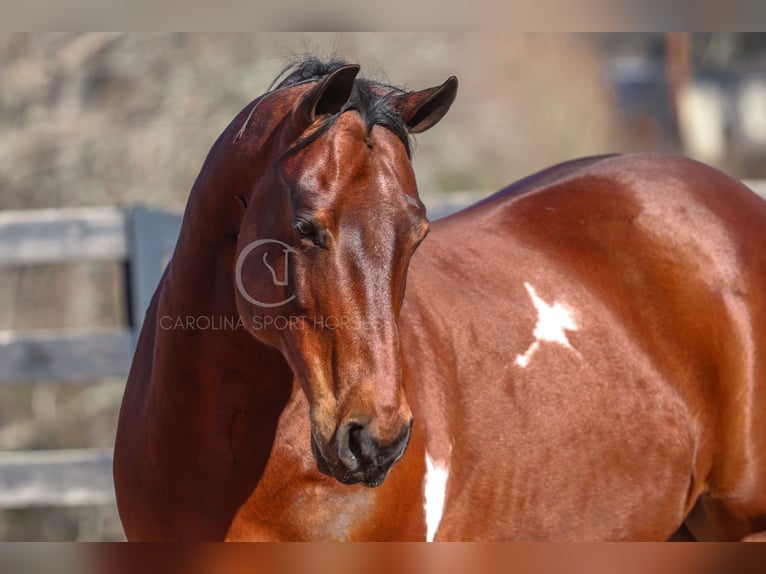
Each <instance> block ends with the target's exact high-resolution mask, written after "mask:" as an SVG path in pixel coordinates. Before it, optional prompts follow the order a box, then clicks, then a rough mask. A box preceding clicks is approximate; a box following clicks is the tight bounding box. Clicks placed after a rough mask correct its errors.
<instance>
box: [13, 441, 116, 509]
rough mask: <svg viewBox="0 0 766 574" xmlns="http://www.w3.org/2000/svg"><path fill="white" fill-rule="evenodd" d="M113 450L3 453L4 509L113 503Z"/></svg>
mask: <svg viewBox="0 0 766 574" xmlns="http://www.w3.org/2000/svg"><path fill="white" fill-rule="evenodd" d="M114 500H115V497H114V484H113V479H112V450H111V449H82V450H50V451H22V452H0V507H2V508H24V507H30V506H80V505H91V504H92V505H100V504H113V503H114Z"/></svg>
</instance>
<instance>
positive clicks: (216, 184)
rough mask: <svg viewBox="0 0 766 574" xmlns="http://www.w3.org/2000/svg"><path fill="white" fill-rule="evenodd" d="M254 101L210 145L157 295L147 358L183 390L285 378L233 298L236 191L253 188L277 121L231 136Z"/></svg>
mask: <svg viewBox="0 0 766 574" xmlns="http://www.w3.org/2000/svg"><path fill="white" fill-rule="evenodd" d="M257 103H258V101H256V102H254V103H253V104H251V106H248V107H246V108H245V109H244V110H243V111H242V112H241V113H240V114H239V116H237V118H235V120H234V121H232V122H231V124H230V125H229V127H228V128H227V129H226V130H225V131H224V132H223V133H222V134H221V136H220V137H219V138H218V140H217V141H216V143H215V144H214V146H213V148H212V149H211V150H210V153H209V154H208V157H207V159H206V160H205V163H204V165H203V167H202V170H201V171H200V175H199V176H198V177H197V180H196V181H195V183H194V187H193V188H192V191H191V194H190V198H189V202H188V204H187V208H186V212H185V214H184V221H183V225H182V228H181V233H180V235H179V239H178V242H177V244H176V249H175V251H174V254H173V258H172V259H171V261H170V263H169V267H168V270H167V273H166V276H165V278H164V282H163V284H162V285H161V287H160V292H159V294H158V295H159V296H158V298H157V319H156V321H157V322H158V324H156V325H154V328H155V329H156V338H157V339H156V343H155V345H154V354H155V361H154V362H155V364H156V365H158V366H159V367H160V368H163V367H165V368H167V369H168V372H166V373H163V374H162V375H160V377H158V378H160V379H168V380H169V379H178V378H179V376H183V377H184V378H185V379H186V383H185V385H186V386H187V388H192V385H193V384H197V385H198V386H202V387H205V388H207V389H208V390H210V392H212V390H213V389H219V387H220V385H219V383H221V384H224V388H225V383H226V381H225V380H223V379H225V378H227V377H228V378H230V379H237V380H246V381H248V383H249V385H250V386H249V387H248V388H255V387H257V384H256V383H257V382H258V381H262V382H263V384H264V385H267V384H269V383H270V382H271V381H270V380H267V379H279V380H280V381H284V380H285V379H291V378H292V374H291V372H290V370H289V367H287V365H286V363H285V362H284V359H283V358H282V357H281V355H280V354H279V353H278V352H277V351H275V350H274V349H272V348H270V347H268V346H266V345H264V344H263V343H261V342H259V341H257V340H256V339H255V338H254V337H253V336H252V335H251V334H250V333H249V332H248V331H246V330H245V328H244V326H243V325H242V323H241V322H240V321H239V314H238V311H237V307H236V303H235V298H234V289H235V286H234V276H233V269H234V260H235V253H236V246H237V233H238V231H239V227H240V224H241V221H242V216H243V215H244V207H243V205H242V203H241V200H240V199H238V197H237V196H240V195H241V196H242V199H246V198H247V197H248V196H249V194H250V192H251V190H252V189H253V187H254V186H255V184H256V181H257V178H258V177H259V175H260V173H262V170H263V164H264V162H263V160H262V159H261V160H260V161H259V159H258V158H260V157H262V156H263V155H264V154H263V153H262V150H263V148H264V147H267V146H268V144H269V143H270V139H271V135H272V134H273V132H274V128H275V126H276V125H277V124H278V123H279V121H280V120H279V118H274V119H272V120H271V121H270V122H267V123H266V124H264V123H261V124H260V127H261V129H262V131H260V132H257V133H253V134H250V136H249V137H247V138H242V139H241V140H239V141H235V138H236V136H237V132H238V130H240V128H241V126H242V125H243V122H244V121H245V120H246V118H247V117H248V115H249V114H250V112H251V111H252V107H253V106H255V105H257ZM163 317H170V319H163ZM160 321H163V322H164V325H161V324H159V322H160ZM170 325H172V326H173V328H172V329H164V328H163V327H164V326H170ZM190 326H191V328H189V327H190ZM180 357H182V359H181V358H180ZM181 373H183V375H181ZM219 379H221V380H219ZM229 391H233V389H232V388H231V385H230V386H229ZM216 392H220V391H216Z"/></svg>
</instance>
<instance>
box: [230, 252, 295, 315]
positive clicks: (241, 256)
mask: <svg viewBox="0 0 766 574" xmlns="http://www.w3.org/2000/svg"><path fill="white" fill-rule="evenodd" d="M270 243H276V244H278V245H281V246H282V247H283V248H284V249H282V252H283V253H284V254H285V265H284V269H283V272H282V277H283V279H279V278H278V274H277V272H276V271H275V269H274V267H272V265H271V264H270V263H269V262H268V255H269V254H268V252H264V253H263V257H261V261H262V262H263V265H264V267H265V269H266V270H268V272H269V276H270V278H271V281H272V284H273V285H276V286H278V287H285V286H287V283H288V271H289V261H290V253H295V249H293V248H292V247H290V246H289V245H288V244H287V243H285V242H283V241H279V240H278V239H258V240H257V241H253V242H251V243H248V244H247V245H246V246H245V248H244V249H243V250H242V252H241V253H240V254H239V257H237V266H236V268H235V273H236V280H237V289H238V290H239V293H240V295H242V297H244V298H245V300H246V301H248V302H250V303H252V304H253V305H257V306H258V307H279V306H280V305H284V304H285V303H289V302H290V301H292V300H293V299H295V295H294V294H293V295H290V296H289V297H288V298H287V299H283V300H282V301H278V302H276V303H266V302H264V301H259V300H258V299H256V298H255V297H253V296H252V295H250V293H248V292H247V289H245V284H244V283H243V281H242V266H243V265H244V264H245V259H247V257H248V256H249V255H250V254H251V253H252V252H253V250H255V249H257V248H258V247H261V246H262V245H268V244H270Z"/></svg>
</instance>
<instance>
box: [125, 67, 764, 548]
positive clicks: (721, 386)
mask: <svg viewBox="0 0 766 574" xmlns="http://www.w3.org/2000/svg"><path fill="white" fill-rule="evenodd" d="M358 71H359V67H358V66H353V65H348V64H346V63H344V62H341V61H331V62H321V61H319V60H316V59H313V58H306V59H303V60H300V61H299V62H297V63H296V64H295V65H294V66H293V67H292V68H289V69H287V70H286V71H285V72H284V74H283V76H281V77H282V78H283V79H282V80H281V82H280V83H278V84H277V85H276V86H275V87H274V88H273V89H270V90H269V91H267V92H266V93H265V94H264V95H263V96H261V97H260V98H258V99H256V100H255V101H254V102H252V103H251V104H249V105H248V106H247V107H245V109H244V110H242V112H241V113H240V114H239V115H238V116H237V117H236V118H235V119H234V120H233V121H232V123H231V124H230V125H229V126H228V127H227V128H226V130H225V131H224V132H223V134H222V135H221V136H220V137H219V139H218V140H217V142H216V143H215V145H214V146H213V148H212V149H211V151H210V153H209V155H208V157H207V159H206V161H205V163H204V165H203V167H202V170H201V172H200V174H199V176H198V178H197V180H196V182H195V184H194V187H193V189H192V192H191V196H190V199H189V202H188V205H187V208H186V212H185V215H184V221H183V226H182V230H181V233H180V236H179V239H178V243H177V246H176V249H175V252H174V254H173V257H172V259H171V261H170V262H169V264H168V266H167V268H166V270H165V273H164V275H163V277H162V279H161V281H160V284H159V286H158V288H157V291H156V293H155V296H154V298H153V300H152V303H151V306H150V307H149V310H148V312H147V315H146V320H145V322H144V325H143V329H142V331H141V334H140V338H139V341H138V346H137V350H136V354H135V358H134V361H133V366H132V369H131V372H130V375H129V379H128V385H127V388H126V392H125V397H124V400H123V405H122V409H121V413H120V419H119V425H118V433H117V440H116V445H115V462H114V478H115V487H116V493H117V500H118V505H119V511H120V515H121V519H122V522H123V525H124V528H125V532H126V535H127V537H128V539H129V540H192V541H201V540H317V539H332V540H665V539H668V538H670V537H671V536H673V535H674V533H677V532H679V531H680V530H681V529H683V532H684V533H686V534H687V535H690V536H692V537H694V538H697V539H705V540H707V539H722V540H735V539H741V538H744V537H751V538H758V537H759V536H762V534H759V533H760V532H761V531H763V530H766V380H765V379H766V365H765V364H764V362H765V361H766V289H764V287H766V250H764V246H766V203H765V202H764V201H763V200H762V199H760V198H759V197H758V196H756V195H755V194H754V193H752V192H751V191H750V190H749V189H748V188H746V187H745V186H744V185H742V184H741V183H739V182H737V181H736V180H734V179H731V178H730V177H728V176H726V175H724V174H723V173H721V172H719V171H717V170H715V169H713V168H711V167H708V166H706V165H703V164H700V163H697V162H695V161H692V160H690V159H685V158H682V157H675V156H669V155H659V154H627V155H609V156H599V157H591V158H585V159H578V160H574V161H570V162H567V163H564V164H561V165H557V166H554V167H551V168H549V169H546V170H544V171H542V172H540V173H537V174H535V175H532V176H530V177H527V178H526V179H524V180H522V181H520V182H517V183H515V184H513V185H511V186H510V187H508V188H506V189H504V190H502V191H500V192H499V193H497V194H496V195H494V196H492V197H490V198H488V199H487V200H484V201H482V202H480V203H478V204H476V205H474V206H472V207H470V208H468V209H466V210H464V211H462V212H460V213H458V214H455V215H453V216H450V217H448V218H445V219H442V220H439V221H436V222H433V223H432V224H431V225H430V226H429V223H428V221H427V218H426V213H425V209H424V207H423V204H422V203H421V201H420V200H419V198H418V195H417V188H416V183H415V178H414V175H413V171H412V167H411V163H410V154H411V148H410V134H415V133H420V132H422V131H424V130H426V129H428V128H430V127H431V126H433V125H434V124H435V123H436V122H438V121H439V120H440V119H441V118H442V117H443V116H444V114H445V113H446V112H447V110H448V108H449V107H450V105H451V103H452V101H453V100H454V98H455V95H456V91H457V81H456V79H455V78H449V79H448V80H447V81H446V82H445V83H444V84H442V85H440V86H437V87H433V88H428V89H425V90H419V91H403V90H400V89H397V88H394V87H392V86H387V85H384V84H382V83H377V82H373V81H370V80H364V79H360V78H357V73H358ZM429 227H430V235H429V237H428V239H427V240H426V241H423V239H424V238H425V236H426V234H427V232H428V231H429ZM421 242H422V243H421ZM416 248H417V251H415V250H416ZM405 286H406V289H405Z"/></svg>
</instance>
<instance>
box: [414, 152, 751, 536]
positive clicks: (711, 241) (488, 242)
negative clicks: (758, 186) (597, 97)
mask: <svg viewBox="0 0 766 574" xmlns="http://www.w3.org/2000/svg"><path fill="white" fill-rule="evenodd" d="M765 241H766V206H765V205H764V202H763V201H762V200H761V199H760V198H758V197H757V196H755V195H754V194H753V193H752V192H750V191H749V190H747V188H745V187H744V186H742V185H741V184H740V183H738V182H736V181H734V180H732V179H730V178H728V177H727V176H725V175H724V174H721V173H720V172H718V171H716V170H714V169H712V168H709V167H707V166H704V165H702V164H699V163H696V162H693V161H690V160H686V159H683V158H677V157H672V156H661V155H652V154H645V155H644V154H642V155H627V156H611V157H601V158H592V159H585V160H579V161H576V162H569V163H568V164H563V165H562V166H556V167H554V168H551V169H549V170H546V172H542V173H541V174H538V175H537V176H532V177H530V178H527V179H526V180H524V181H522V182H521V183H520V184H516V185H514V186H511V187H510V188H509V189H508V190H506V191H505V192H501V193H500V194H498V195H497V196H496V197H494V198H491V199H490V200H488V201H486V202H483V203H482V204H480V205H478V206H477V207H475V208H473V209H469V210H468V211H466V212H464V213H462V214H458V215H457V216H453V217H452V218H448V219H447V220H444V221H443V222H436V223H435V225H434V233H433V237H432V238H431V240H430V244H429V242H426V244H425V245H424V246H423V253H419V254H418V255H416V258H415V260H414V261H413V267H412V270H411V273H410V285H411V287H410V289H411V290H412V291H413V293H412V295H411V296H409V295H408V301H409V300H410V298H411V299H412V300H413V302H415V301H416V303H415V304H414V305H412V306H409V307H407V309H414V310H413V315H414V317H413V318H412V319H410V318H409V317H408V314H407V313H405V326H404V331H405V332H407V331H408V330H412V331H415V332H417V331H418V330H423V329H424V327H423V325H427V324H429V323H432V324H436V325H437V326H436V327H434V329H435V330H436V329H439V324H440V323H444V322H447V321H449V324H450V325H451V327H452V332H451V335H450V336H449V337H448V338H446V340H445V341H443V342H442V343H441V345H442V346H444V347H446V348H445V349H441V350H440V352H441V353H446V356H448V357H449V359H448V360H445V361H443V362H442V363H441V365H440V367H439V368H440V370H441V373H436V374H431V375H428V374H424V377H425V378H426V379H432V382H431V383H430V384H431V385H433V386H436V385H437V384H438V382H437V380H438V379H450V380H471V381H474V382H473V383H472V384H471V385H470V386H464V387H463V388H461V389H446V390H445V389H439V390H438V391H435V392H437V393H438V394H440V395H446V396H445V397H443V398H442V399H441V400H440V402H441V403H442V404H444V403H453V405H459V406H450V407H448V410H450V411H451V412H450V413H449V414H447V415H442V417H443V418H444V417H446V418H447V419H450V417H451V422H450V424H451V425H452V428H453V429H454V428H457V427H460V426H463V427H464V428H461V429H460V432H462V433H465V434H467V435H469V436H472V437H473V440H468V441H465V442H466V443H467V444H470V443H472V442H474V441H479V443H482V442H483V444H482V447H483V448H484V450H485V453H484V454H482V455H481V456H479V455H478V454H477V453H476V452H462V453H461V452H456V453H455V455H454V456H456V457H458V458H459V457H464V458H469V459H473V458H477V457H479V459H478V460H476V461H474V463H473V465H472V470H471V471H470V472H469V473H468V474H467V475H466V476H463V477H459V476H458V474H457V473H460V472H461V471H460V470H458V469H457V468H456V469H455V473H456V475H455V477H454V478H455V479H456V480H463V481H466V482H467V483H468V484H476V485H481V489H480V490H483V491H484V492H487V491H489V492H493V502H492V505H493V506H495V507H497V508H502V509H503V513H504V516H505V517H506V518H503V517H500V516H494V513H491V512H490V513H489V515H491V516H488V522H487V524H488V526H487V528H486V530H485V531H484V532H483V533H482V535H483V536H498V537H502V536H507V535H509V534H510V535H516V534H522V533H526V534H527V535H530V536H533V537H534V536H539V537H546V538H551V537H553V538H555V537H564V538H566V537H568V536H574V537H577V538H588V537H593V538H619V537H628V538H653V537H657V536H666V535H669V534H670V533H671V532H672V530H673V529H675V528H676V527H677V526H678V524H677V521H678V520H679V519H682V518H683V517H684V516H685V515H686V514H687V513H688V512H689V510H690V508H691V506H692V505H693V504H694V502H695V500H696V499H697V498H698V496H699V495H701V494H703V495H704V496H703V499H704V500H713V498H715V497H717V496H718V494H720V493H726V494H727V495H731V496H733V497H738V499H740V500H743V501H746V502H743V503H742V504H740V505H739V506H736V507H733V506H732V505H728V507H727V509H726V512H725V513H724V511H723V510H722V509H721V508H720V506H721V505H720V504H718V503H717V502H715V503H713V502H710V503H708V506H711V508H712V507H715V508H712V510H711V509H708V510H709V512H708V514H711V513H718V514H720V515H721V516H723V514H726V517H725V519H724V518H721V520H718V521H717V522H718V523H717V524H716V528H720V529H721V530H720V531H719V532H713V531H712V530H708V531H705V532H702V530H701V529H699V528H698V529H697V533H698V534H702V535H707V534H711V535H713V534H715V535H720V536H727V537H729V536H738V535H741V534H746V533H747V531H748V530H750V529H751V525H752V523H753V521H755V522H758V520H760V518H761V517H762V516H763V512H764V511H765V510H766V503H764V501H762V500H761V499H760V497H759V495H758V494H757V492H758V489H759V488H760V489H761V490H763V485H764V483H765V482H766V468H761V467H760V466H759V464H758V462H757V461H758V458H759V454H760V453H766V444H764V442H763V440H761V439H760V437H762V436H766V420H764V419H766V417H764V416H763V414H766V403H764V400H766V399H764V395H766V393H764V392H763V390H762V389H764V383H766V381H763V374H762V373H763V372H764V365H763V364H762V360H763V359H762V357H764V356H766V347H765V346H764V345H766V332H765V331H764V328H765V327H762V325H766V316H764V315H766V300H765V299H764V295H763V294H762V291H763V289H762V288H761V286H763V284H764V281H766V256H765V255H763V250H762V247H761V246H762V245H763V244H764V242H765ZM466 277H471V278H472V280H471V281H467V280H465V278H466ZM415 308H417V309H415ZM445 309H449V313H448V314H445V313H444V310H445ZM499 317H504V318H506V321H505V322H503V321H498V318H499ZM408 321H410V324H409V325H408V324H407V322H408ZM498 325H501V326H498ZM421 344H422V343H421ZM466 347H468V348H466ZM469 349H470V353H469ZM450 371H453V372H450ZM428 408H429V409H430V411H431V412H429V414H428V416H436V415H433V411H437V410H440V409H439V405H437V404H433V401H432V403H431V404H430V406H429V407H428ZM441 410H442V411H444V410H445V409H444V408H442V409H441ZM488 426H491V427H494V432H493V436H495V437H496V438H495V440H493V441H487V440H486V431H487V427H488ZM473 435H475V436H473ZM475 444H478V443H475ZM456 448H459V447H456ZM501 469H502V471H500V470H501ZM479 474H483V477H482V478H481V479H477V476H478V475H479ZM503 476H505V477H506V478H507V480H506V482H505V484H507V485H510V486H509V488H508V489H507V493H506V494H503V493H502V491H501V490H500V486H499V485H500V482H497V484H496V482H495V481H496V480H497V481H501V480H502V479H503ZM494 477H497V478H496V479H495V478H494ZM617 485H620V486H619V488H622V489H624V488H626V485H627V486H628V488H627V490H624V491H623V490H620V491H615V490H614V488H615V487H617ZM495 487H497V488H495ZM453 496H454V497H455V498H454V500H453V503H454V504H453V507H455V506H457V507H460V506H470V505H471V504H477V503H481V502H482V501H480V500H479V499H478V498H477V494H476V491H472V490H471V489H467V490H465V489H464V492H463V493H461V494H458V493H454V494H453ZM484 503H486V501H484ZM657 508H660V509H662V510H661V511H656V510H652V509H657ZM602 509H609V513H610V516H605V515H604V514H603V512H602ZM642 511H646V512H655V514H656V517H655V518H654V519H651V520H636V519H635V517H636V513H640V512H642ZM732 514H733V515H735V516H734V518H733V519H732V518H731V516H730V515H732ZM508 516H511V517H513V518H507V517H508ZM492 520H494V521H495V522H494V525H493V526H489V523H490V522H491V521H492ZM731 520H734V523H735V524H733V525H732V524H730V523H729V522H731ZM599 521H601V523H600V524H599ZM674 521H675V522H674ZM521 522H523V526H522V525H521ZM719 523H720V524H719ZM723 523H726V524H723ZM744 523H748V524H747V525H743V524H744ZM631 524H643V526H644V530H631V529H630V527H629V525H631ZM444 528H445V531H444V532H445V535H451V536H455V537H460V529H459V528H458V527H457V526H454V527H453V526H450V523H449V510H448V511H447V513H446V514H445V527H444ZM502 529H505V530H504V531H503V530H502Z"/></svg>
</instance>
